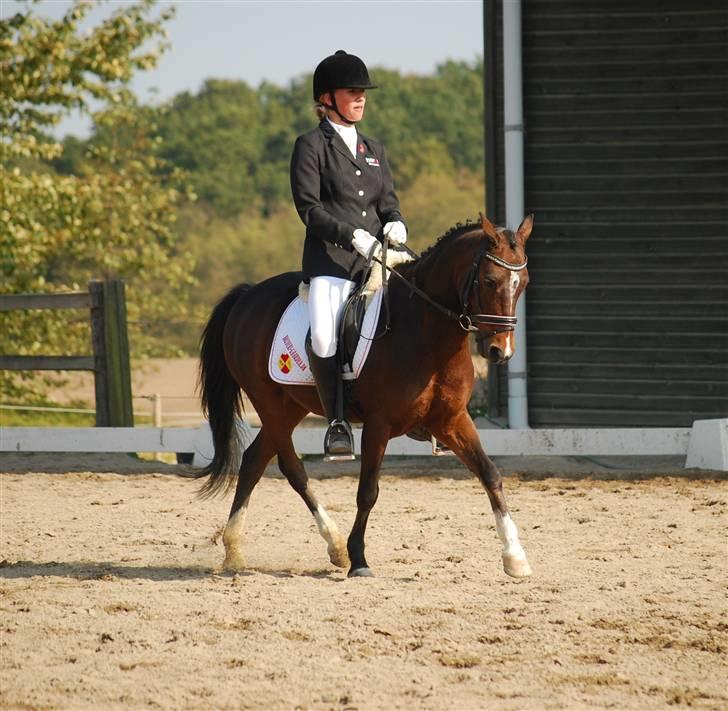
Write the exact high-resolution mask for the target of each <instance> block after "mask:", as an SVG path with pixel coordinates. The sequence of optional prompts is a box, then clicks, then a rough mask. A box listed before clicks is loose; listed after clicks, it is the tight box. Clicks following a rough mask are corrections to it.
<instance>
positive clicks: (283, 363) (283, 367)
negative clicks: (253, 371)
mask: <svg viewBox="0 0 728 711" xmlns="http://www.w3.org/2000/svg"><path fill="white" fill-rule="evenodd" d="M292 367H293V360H292V359H291V356H289V355H288V353H281V355H280V357H279V358H278V370H280V371H281V373H283V374H285V375H287V374H288V373H290V372H291V368H292Z"/></svg>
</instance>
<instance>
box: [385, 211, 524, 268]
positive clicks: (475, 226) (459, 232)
mask: <svg viewBox="0 0 728 711" xmlns="http://www.w3.org/2000/svg"><path fill="white" fill-rule="evenodd" d="M479 229H481V226H480V220H470V219H468V220H466V221H465V222H457V223H455V225H454V226H453V227H450V229H448V230H447V232H445V233H444V234H442V235H440V237H438V238H437V240H436V241H435V243H434V244H431V245H430V246H429V247H428V248H427V249H425V251H424V252H422V254H420V256H419V257H418V258H417V259H414V260H413V261H411V262H405V263H404V264H401V265H399V266H398V267H397V271H399V272H406V271H408V270H410V269H416V268H417V266H418V265H421V264H422V263H423V262H424V261H426V260H427V259H428V258H430V257H434V256H437V255H438V254H439V253H440V252H441V251H442V250H443V249H444V248H445V247H446V246H447V245H449V244H450V243H451V242H453V241H454V240H456V239H458V238H459V237H462V236H463V235H464V234H466V233H467V232H473V231H475V230H479ZM497 230H498V232H502V233H503V234H504V235H505V236H506V237H507V239H508V242H509V244H510V245H511V247H515V238H514V236H513V233H512V232H511V231H510V230H506V229H505V228H503V227H498V228H497Z"/></svg>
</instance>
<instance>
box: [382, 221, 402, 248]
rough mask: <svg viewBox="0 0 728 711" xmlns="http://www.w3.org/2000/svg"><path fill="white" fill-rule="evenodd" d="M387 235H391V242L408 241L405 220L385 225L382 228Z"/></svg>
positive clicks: (400, 242)
mask: <svg viewBox="0 0 728 711" xmlns="http://www.w3.org/2000/svg"><path fill="white" fill-rule="evenodd" d="M382 232H383V233H384V235H385V236H386V237H389V241H390V242H394V243H395V244H404V243H405V242H406V241H407V228H406V227H405V226H404V222H400V221H399V220H397V222H388V223H387V224H386V225H384V230H382Z"/></svg>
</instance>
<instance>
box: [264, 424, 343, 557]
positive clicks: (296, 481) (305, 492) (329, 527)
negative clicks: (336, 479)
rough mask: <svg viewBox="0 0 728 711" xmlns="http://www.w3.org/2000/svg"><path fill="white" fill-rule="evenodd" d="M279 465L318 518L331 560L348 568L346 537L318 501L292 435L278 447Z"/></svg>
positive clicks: (320, 531) (319, 528)
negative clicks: (294, 445) (295, 447)
mask: <svg viewBox="0 0 728 711" xmlns="http://www.w3.org/2000/svg"><path fill="white" fill-rule="evenodd" d="M278 467H279V469H280V470H281V472H283V475H284V476H285V477H286V479H288V482H289V483H290V485H291V486H292V487H293V488H294V490H295V491H296V492H297V493H298V494H299V495H300V497H301V498H302V499H303V500H304V502H305V504H306V506H308V510H309V511H310V512H311V513H312V514H313V516H314V518H315V519H316V524H317V525H318V530H319V533H320V534H321V535H322V536H323V538H324V540H325V541H326V543H327V544H328V553H329V559H330V560H331V562H332V563H333V564H334V565H335V566H337V567H339V568H346V567H347V566H348V565H349V556H348V554H347V552H346V544H345V542H344V538H343V537H342V535H341V533H339V529H338V528H337V526H336V524H335V523H334V522H333V521H332V520H331V518H330V517H329V515H328V514H327V513H326V510H325V509H324V507H323V506H321V504H319V503H318V501H317V500H316V497H315V496H314V495H313V492H312V491H311V488H310V486H309V482H308V475H307V474H306V470H305V468H304V466H303V462H302V461H301V460H300V459H299V457H298V455H297V454H296V450H295V449H294V447H293V441H292V440H291V438H290V437H289V438H288V441H287V442H285V443H281V445H280V447H279V448H278Z"/></svg>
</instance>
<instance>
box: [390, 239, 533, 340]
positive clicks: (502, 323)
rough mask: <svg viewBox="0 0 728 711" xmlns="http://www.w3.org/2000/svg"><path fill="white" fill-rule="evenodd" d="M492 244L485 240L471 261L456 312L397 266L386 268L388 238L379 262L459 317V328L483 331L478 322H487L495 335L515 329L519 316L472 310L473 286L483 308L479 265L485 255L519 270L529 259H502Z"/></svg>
mask: <svg viewBox="0 0 728 711" xmlns="http://www.w3.org/2000/svg"><path fill="white" fill-rule="evenodd" d="M489 246H490V245H489V243H488V242H487V241H486V242H485V243H484V244H483V246H482V247H481V248H480V249H479V250H478V253H477V254H476V255H475V259H474V260H473V263H472V264H471V265H470V269H469V270H468V273H467V276H466V277H465V282H464V284H463V289H462V292H461V296H460V304H461V306H460V313H459V314H457V313H455V311H452V310H451V309H448V308H447V307H446V306H443V305H442V304H438V303H437V301H435V300H434V299H433V298H432V297H430V296H429V295H428V294H427V293H425V292H424V291H422V289H420V288H419V287H417V286H415V285H414V284H413V283H412V282H411V281H409V279H405V277H403V276H402V275H401V274H399V273H398V272H397V271H395V270H394V269H388V268H387V269H385V268H384V264H386V241H385V249H384V252H383V255H382V256H383V258H384V261H383V262H380V264H382V267H383V271H385V272H386V271H388V272H389V273H390V274H393V275H394V276H395V277H397V279H399V280H400V281H401V282H403V283H404V284H405V285H406V286H407V288H408V289H409V290H410V291H411V292H412V293H414V294H417V295H418V296H419V297H421V298H422V299H424V300H425V301H427V303H428V304H430V305H431V306H434V307H435V308H436V309H437V310H438V311H439V312H440V313H442V314H445V316H447V317H448V318H451V319H453V320H455V321H457V322H458V325H459V326H460V328H462V329H463V331H468V332H469V333H477V332H480V328H478V326H488V327H490V333H491V335H493V336H495V335H497V334H498V333H507V332H509V331H513V330H515V328H516V323H517V322H518V318H517V317H516V316H501V315H499V314H486V313H475V314H474V313H470V295H471V293H472V292H473V289H475V293H476V294H477V298H478V307H479V308H482V307H481V306H480V290H479V289H478V288H477V286H478V282H479V280H478V275H479V274H480V265H481V263H482V261H483V259H487V260H489V261H491V262H493V263H494V264H497V265H498V266H499V267H503V268H504V269H508V271H511V272H520V271H521V270H523V269H525V268H526V266H527V264H528V259H524V260H523V262H522V263H520V264H514V263H513V262H508V261H506V260H505V259H501V258H500V257H498V256H496V255H495V254H491V253H490V252H489V251H488V247H489ZM405 249H407V251H408V252H410V253H411V254H412V255H413V256H415V257H416V256H417V255H416V254H415V253H414V252H412V250H410V249H409V248H407V247H405ZM376 261H379V260H376ZM385 283H386V281H385ZM387 330H388V329H387Z"/></svg>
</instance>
